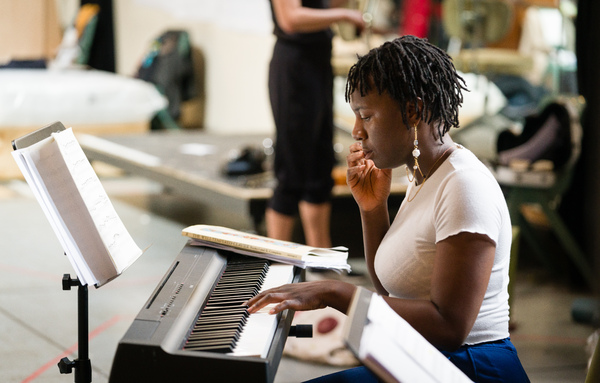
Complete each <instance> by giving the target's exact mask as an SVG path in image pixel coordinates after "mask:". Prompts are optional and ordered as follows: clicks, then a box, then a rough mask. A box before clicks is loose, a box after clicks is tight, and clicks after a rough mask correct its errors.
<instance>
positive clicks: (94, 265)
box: [12, 123, 142, 287]
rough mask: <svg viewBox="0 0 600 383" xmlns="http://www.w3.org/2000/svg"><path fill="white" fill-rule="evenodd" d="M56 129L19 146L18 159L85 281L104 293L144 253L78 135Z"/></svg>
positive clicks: (82, 282)
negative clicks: (121, 217) (39, 138)
mask: <svg viewBox="0 0 600 383" xmlns="http://www.w3.org/2000/svg"><path fill="white" fill-rule="evenodd" d="M57 124H59V125H58V126H57ZM55 126H57V129H56V128H55V129H53V130H52V131H53V133H51V135H49V136H48V137H46V138H43V139H41V140H40V141H37V142H34V143H31V144H28V145H27V146H24V147H19V146H18V145H16V144H14V143H13V146H15V151H14V152H12V154H13V157H14V159H15V161H16V162H17V164H18V165H19V168H20V170H21V172H22V173H23V176H24V177H25V180H26V181H27V183H28V184H29V186H30V188H31V190H32V191H33V194H34V195H35V197H36V199H37V201H38V202H39V204H40V205H41V207H42V210H43V211H44V214H45V215H46V218H47V219H48V221H49V222H50V225H51V226H52V229H53V230H54V232H55V234H56V236H57V237H58V240H59V242H60V244H61V246H62V247H63V250H64V251H65V254H66V255H67V257H68V259H69V261H70V262H71V265H72V266H73V268H74V269H75V272H76V273H77V276H78V278H79V281H80V282H81V284H83V285H88V284H89V285H95V286H96V287H99V286H101V285H103V284H105V283H106V282H108V281H110V280H111V279H113V278H115V277H117V276H118V275H119V274H121V273H122V272H123V270H125V269H126V268H127V267H129V266H130V265H131V264H132V263H133V262H134V261H135V260H136V259H137V258H138V257H139V256H140V255H141V254H142V250H141V249H140V248H139V247H138V246H137V245H136V244H135V242H134V241H133V239H132V238H131V236H130V235H129V233H128V231H127V229H126V228H125V226H124V225H123V222H122V221H121V219H120V218H119V216H118V215H117V213H116V211H115V209H114V207H113V205H112V203H111V202H110V200H109V198H108V196H107V194H106V192H105V190H104V188H103V187H102V184H101V183H100V180H99V179H98V176H97V175H96V173H95V172H94V169H93V168H92V165H91V164H90V162H89V161H88V159H87V157H86V156H85V153H84V152H83V150H82V149H81V146H79V143H78V142H77V139H76V138H75V136H74V134H73V131H72V130H71V129H70V128H69V129H66V130H65V129H64V126H62V124H61V123H55V125H51V126H48V127H46V128H51V127H52V128H54V127H55ZM57 130H58V131H57Z"/></svg>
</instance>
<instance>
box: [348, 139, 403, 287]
mask: <svg viewBox="0 0 600 383" xmlns="http://www.w3.org/2000/svg"><path fill="white" fill-rule="evenodd" d="M349 149H350V154H349V155H348V157H347V158H346V162H347V164H348V174H347V182H348V186H349V187H350V190H351V191H352V195H353V197H354V199H355V200H356V203H357V204H358V206H359V209H360V218H361V222H362V232H363V242H364V251H365V261H366V262H367V270H368V271H369V275H370V277H371V280H372V282H373V285H374V286H375V289H376V290H377V292H378V293H379V294H381V295H388V293H387V291H385V289H384V288H383V286H382V284H381V282H380V281H379V278H378V277H377V275H376V274H375V254H376V252H377V249H378V248H379V245H380V244H381V241H382V240H383V237H384V236H385V234H386V233H387V231H388V230H389V228H390V216H389V212H388V204H387V200H388V197H389V195H390V190H391V183H392V171H391V170H390V169H378V168H377V167H376V166H375V164H374V163H373V161H369V160H365V158H364V157H365V156H364V152H363V150H362V145H361V144H360V143H354V144H352V145H351V146H350V148H349Z"/></svg>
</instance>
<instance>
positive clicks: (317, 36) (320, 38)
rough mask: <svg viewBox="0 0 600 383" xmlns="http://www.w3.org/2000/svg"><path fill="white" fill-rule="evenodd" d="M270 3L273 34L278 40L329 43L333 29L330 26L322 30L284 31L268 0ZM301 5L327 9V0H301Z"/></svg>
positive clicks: (300, 42) (301, 42) (299, 42)
mask: <svg viewBox="0 0 600 383" xmlns="http://www.w3.org/2000/svg"><path fill="white" fill-rule="evenodd" d="M269 3H270V5H271V15H272V17H273V24H274V28H273V34H274V35H275V36H276V37H277V38H278V39H280V40H284V41H286V42H291V43H298V44H315V43H319V42H323V43H327V44H329V43H330V41H331V39H332V37H333V31H332V30H331V29H330V28H326V29H323V30H322V31H316V32H309V33H285V32H284V31H283V30H281V28H280V27H279V24H277V19H276V18H275V11H274V10H273V2H272V0H269ZM302 6H303V7H308V8H317V9H327V8H329V1H328V0H302Z"/></svg>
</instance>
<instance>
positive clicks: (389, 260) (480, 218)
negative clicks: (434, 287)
mask: <svg viewBox="0 0 600 383" xmlns="http://www.w3.org/2000/svg"><path fill="white" fill-rule="evenodd" d="M419 187H420V185H419V186H415V184H414V182H413V183H412V184H410V185H409V187H408V190H407V192H406V198H405V199H404V201H403V202H402V204H401V205H400V209H399V210H398V214H397V215H396V218H395V219H394V221H393V222H392V225H391V227H390V229H389V231H388V232H387V234H386V235H385V237H384V238H383V241H382V242H381V245H380V246H379V249H378V250H377V254H376V257H375V272H376V274H377V276H378V277H379V279H380V281H381V283H382V284H383V287H385V289H386V290H387V291H388V292H389V293H390V296H394V297H400V298H415V299H417V298H418V299H430V294H431V274H432V270H433V262H434V257H435V247H436V243H437V242H439V241H442V240H444V239H446V238H448V237H449V236H452V235H456V234H458V233H461V232H470V233H480V234H485V235H487V236H488V237H489V238H490V239H492V240H493V241H494V242H495V243H496V255H495V258H494V265H493V267H492V273H491V277H490V282H489V284H488V287H487V291H486V293H485V297H484V299H483V303H482V305H481V309H480V310H479V314H478V315H477V319H476V320H475V324H474V325H473V328H472V329H471V332H470V333H469V335H468V336H467V339H466V340H465V344H475V343H481V342H488V341H493V340H498V339H503V338H506V337H508V336H509V332H508V319H509V317H508V290H507V286H508V269H509V260H510V246H511V242H512V229H511V223H510V215H509V213H508V208H507V205H506V200H505V198H504V195H503V194H502V190H501V189H500V186H499V185H498V182H496V179H495V178H494V176H493V175H492V174H491V172H490V171H489V170H488V169H487V168H486V167H485V165H484V164H483V163H481V161H479V159H477V157H476V156H475V155H474V154H473V153H471V152H470V151H469V150H467V149H465V148H463V147H460V149H457V150H454V151H453V152H452V153H451V154H450V156H449V157H448V158H447V159H446V160H445V161H444V162H443V163H442V164H441V165H440V167H439V168H438V169H437V170H436V171H435V172H434V173H433V174H432V176H431V178H429V179H428V180H427V182H425V184H423V187H422V188H421V190H420V191H419V192H418V194H417V195H416V196H415V193H416V192H417V190H418V188H419ZM413 196H415V198H414V200H412V201H411V202H408V199H409V198H412V197H413Z"/></svg>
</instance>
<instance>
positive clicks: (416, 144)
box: [406, 123, 425, 182]
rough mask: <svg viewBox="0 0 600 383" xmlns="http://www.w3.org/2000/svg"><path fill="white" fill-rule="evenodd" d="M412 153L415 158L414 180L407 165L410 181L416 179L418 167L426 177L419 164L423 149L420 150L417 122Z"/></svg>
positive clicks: (422, 175)
mask: <svg viewBox="0 0 600 383" xmlns="http://www.w3.org/2000/svg"><path fill="white" fill-rule="evenodd" d="M412 155H413V157H414V159H415V164H414V165H413V172H412V180H411V179H410V175H409V174H410V172H409V171H408V165H407V166H406V178H408V182H413V181H414V180H415V173H416V172H417V169H418V170H419V173H421V177H423V178H425V175H424V174H423V171H422V170H421V166H419V156H420V155H421V151H420V150H419V140H418V138H417V124H416V123H415V141H414V148H413V151H412Z"/></svg>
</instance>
